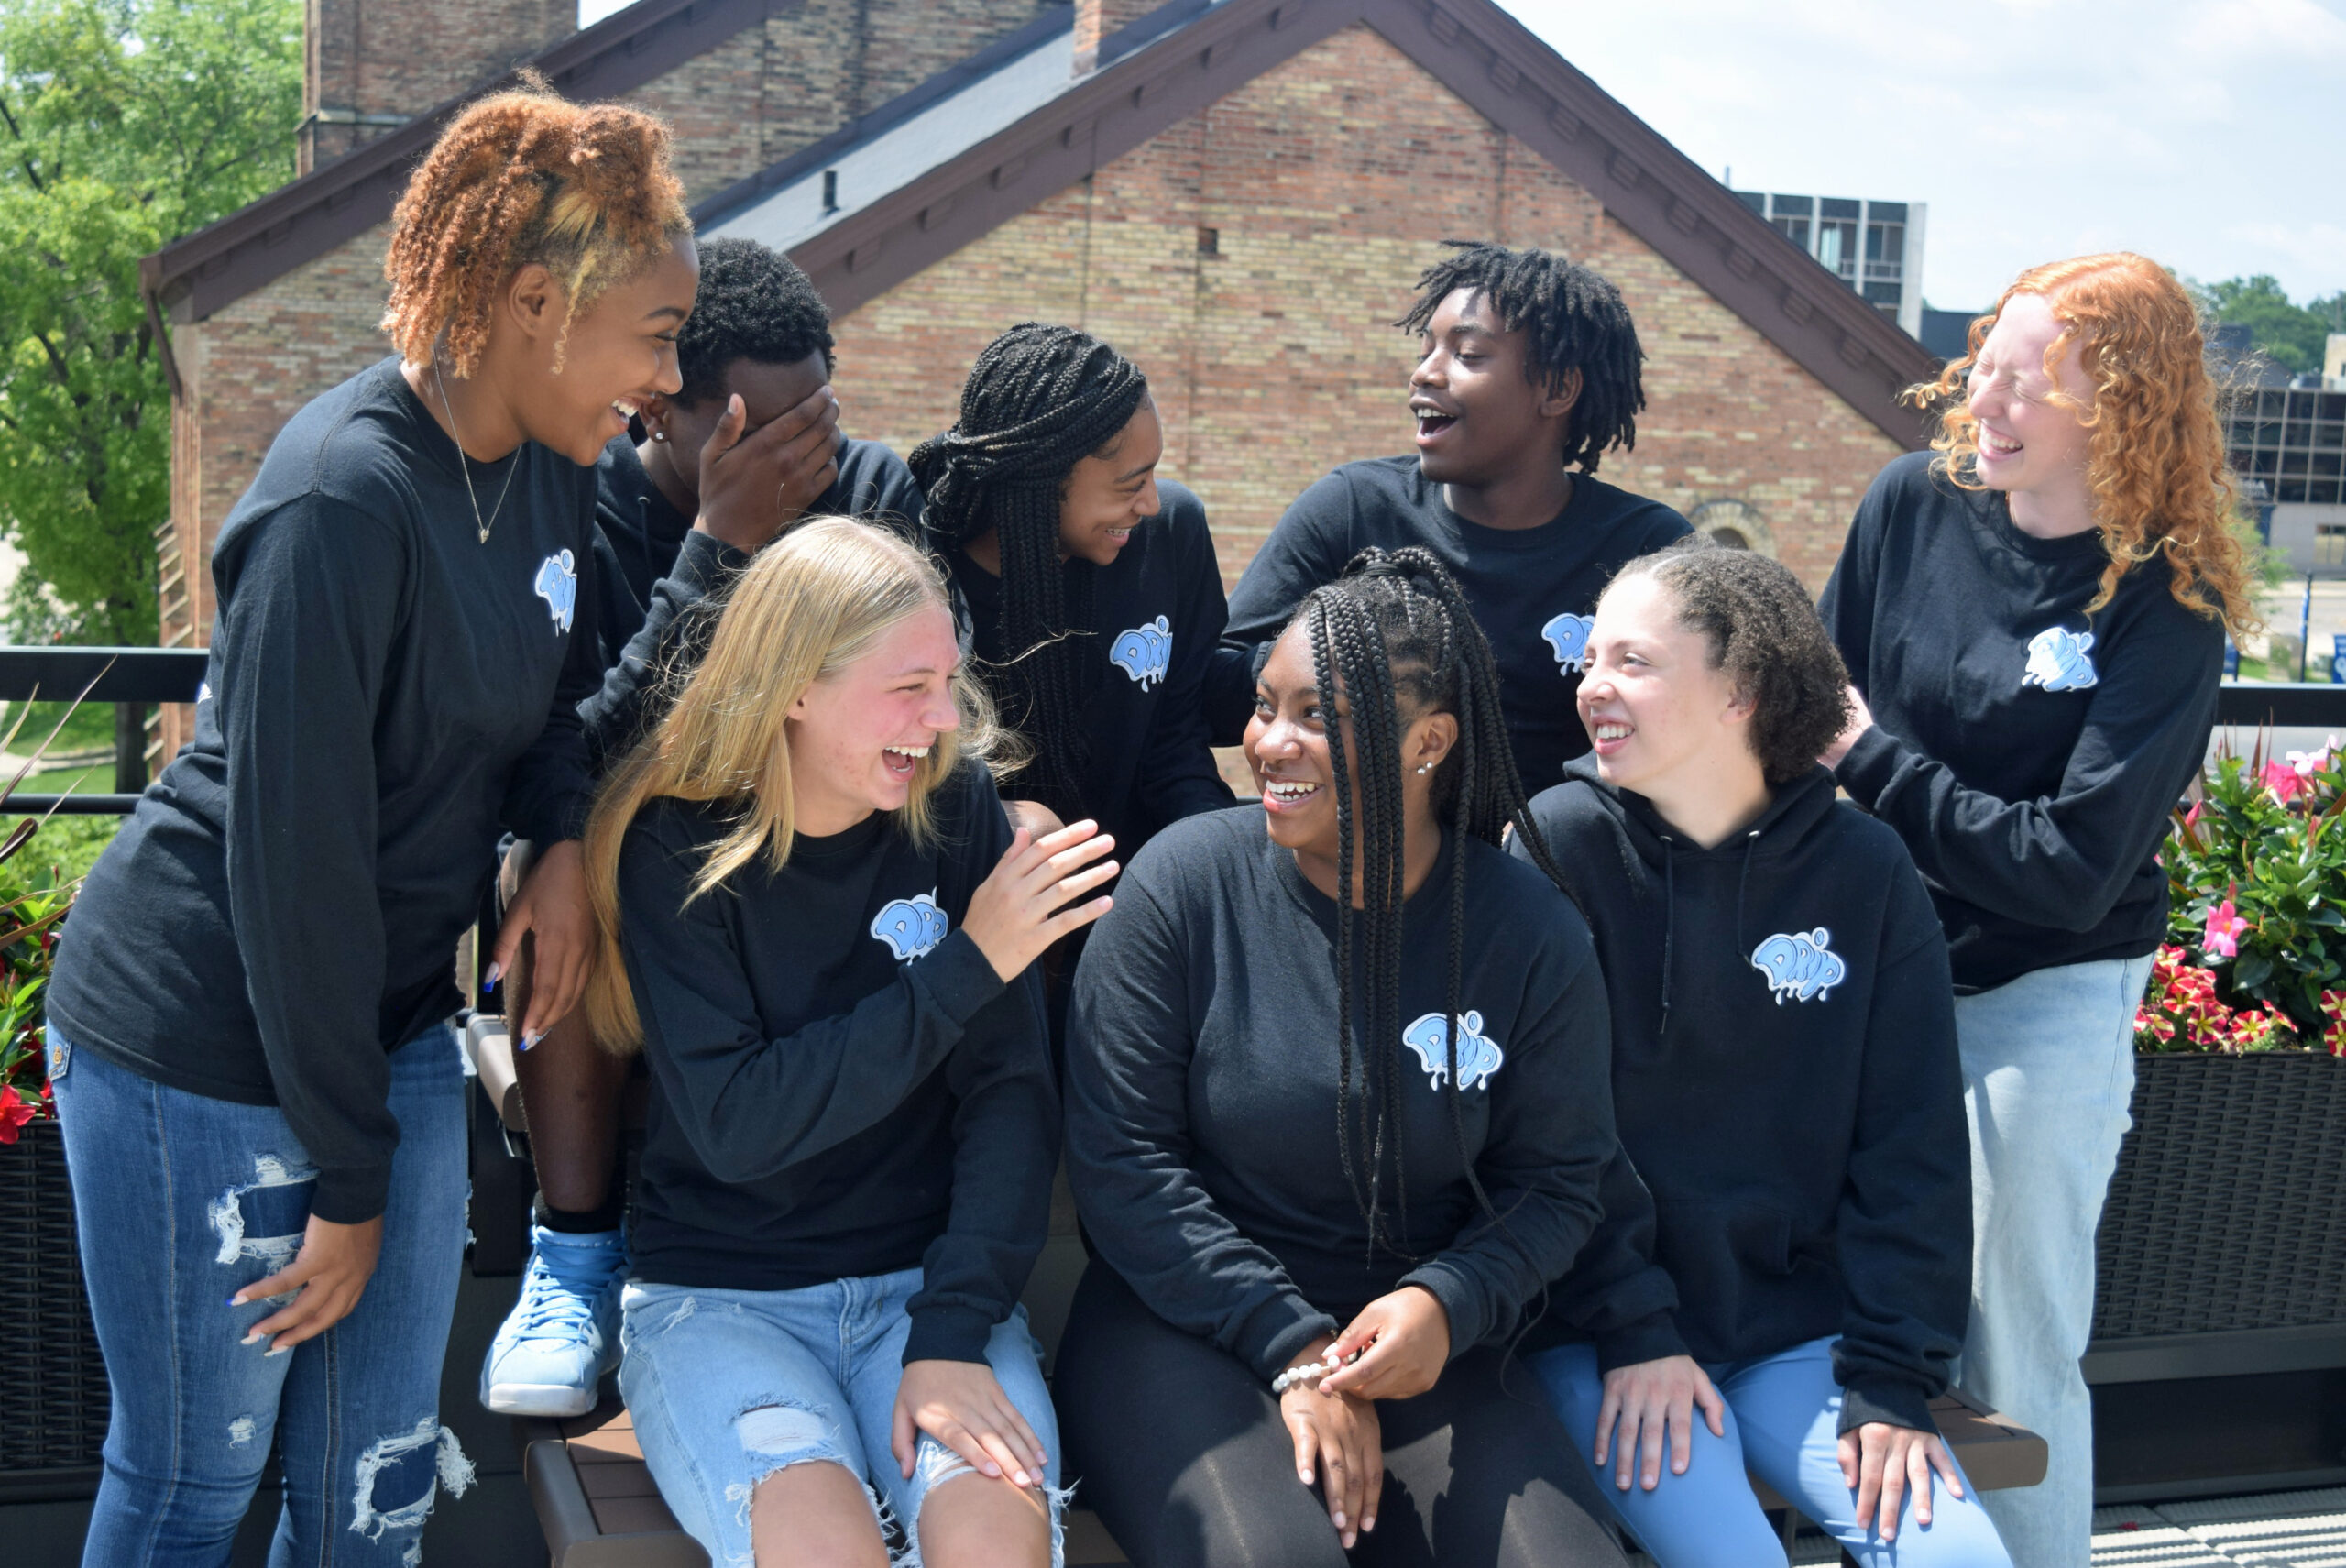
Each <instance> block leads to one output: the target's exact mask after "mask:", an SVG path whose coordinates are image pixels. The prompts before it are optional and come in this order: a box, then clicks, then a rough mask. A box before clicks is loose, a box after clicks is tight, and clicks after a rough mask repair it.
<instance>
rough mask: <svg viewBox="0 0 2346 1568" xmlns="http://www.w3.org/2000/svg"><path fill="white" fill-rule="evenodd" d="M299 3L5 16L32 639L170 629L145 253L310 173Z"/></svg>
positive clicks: (3, 428)
mask: <svg viewBox="0 0 2346 1568" xmlns="http://www.w3.org/2000/svg"><path fill="white" fill-rule="evenodd" d="M300 119H301V5H300V4H299V0H0V255H5V256H6V257H7V258H8V261H7V265H6V266H5V268H0V537H5V538H6V539H7V540H8V542H9V543H13V544H15V545H16V547H17V548H18V549H20V550H22V551H23V552H24V553H25V555H26V557H27V566H26V569H25V571H24V573H23V574H22V576H20V578H19V580H18V585H17V588H16V592H15V593H14V594H13V595H12V597H11V600H10V604H9V620H11V622H12V623H13V624H12V627H11V630H13V631H14V633H15V634H16V636H17V637H19V638H26V639H30V638H43V639H44V640H45V638H46V637H60V638H62V639H64V640H67V641H107V642H115V641H119V642H144V641H153V639H154V635H155V620H156V585H155V542H154V531H155V529H156V527H157V525H158V524H159V523H160V522H162V521H164V519H165V517H166V516H167V515H168V511H169V498H170V393H169V390H168V389H167V387H166V384H165V379H164V372H163V367H162V358H161V353H160V350H159V345H158V344H157V343H156V342H155V340H154V334H153V329H152V327H151V326H150V325H149V323H148V314H147V310H146V306H145V302H144V301H143V300H142V299H141V298H140V295H139V291H138V258H140V257H141V256H143V255H145V254H146V253H148V252H149V251H152V250H155V249H157V248H159V247H161V246H163V245H165V244H167V243H169V242H170V241H171V240H173V239H175V238H177V237H179V236H181V235H185V234H188V233H191V232H192V231H193V230H195V229H198V228H201V227H203V225H206V224H208V223H211V222H212V221H214V219H216V218H219V217H222V216H225V214H228V213H231V212H234V211H235V210H236V208H238V207H240V206H243V205H244V204H245V203H247V202H250V201H252V200H253V199H255V198H256V197H258V196H260V195H263V194H265V193H267V192H269V191H271V190H274V189H275V188H276V187H278V186H279V185H281V184H283V183H284V182H285V181H288V180H290V179H291V178H292V177H293V172H294V169H293V163H294V146H295V132H296V129H297V126H298V125H299V122H300Z"/></svg>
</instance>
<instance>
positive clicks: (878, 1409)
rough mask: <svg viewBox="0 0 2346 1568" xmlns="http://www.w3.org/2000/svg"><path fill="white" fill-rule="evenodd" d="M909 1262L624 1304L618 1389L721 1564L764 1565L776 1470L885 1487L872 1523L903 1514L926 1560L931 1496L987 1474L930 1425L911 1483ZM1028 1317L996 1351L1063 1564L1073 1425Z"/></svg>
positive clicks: (668, 1289)
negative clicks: (949, 1483)
mask: <svg viewBox="0 0 2346 1568" xmlns="http://www.w3.org/2000/svg"><path fill="white" fill-rule="evenodd" d="M920 1285H921V1271H920V1270H919V1269H917V1268H907V1269H904V1270H901V1271H899V1272H897V1273H894V1274H881V1275H874V1276H872V1277H869V1278H863V1279H840V1280H835V1281H833V1282H832V1283H831V1284H828V1285H814V1286H809V1287H807V1288H805V1289H803V1290H719V1289H710V1288H705V1287H696V1286H686V1285H645V1284H634V1283H631V1284H630V1285H629V1286H628V1287H627V1289H626V1291H625V1292H624V1293H623V1294H622V1295H621V1296H620V1298H619V1311H620V1314H621V1318H620V1327H619V1392H620V1393H621V1394H623V1395H625V1396H626V1398H627V1408H628V1410H629V1412H630V1415H632V1416H633V1418H634V1420H635V1436H636V1442H638V1443H640V1444H641V1446H642V1449H643V1462H644V1464H647V1465H649V1466H650V1467H651V1470H652V1479H653V1480H654V1481H656V1482H658V1483H659V1485H660V1495H661V1497H663V1498H665V1499H666V1500H667V1503H668V1507H669V1509H670V1510H671V1511H672V1512H674V1514H675V1516H676V1519H677V1522H678V1523H680V1524H682V1525H683V1526H684V1527H685V1533H686V1534H688V1535H690V1536H691V1537H692V1538H693V1539H694V1540H695V1541H699V1542H700V1543H701V1545H702V1547H703V1548H704V1549H706V1550H707V1552H708V1555H709V1560H710V1561H711V1562H712V1563H717V1564H718V1565H719V1568H751V1561H752V1559H751V1549H750V1499H751V1495H752V1494H753V1493H755V1492H756V1490H757V1486H758V1483H759V1482H761V1481H762V1480H764V1479H765V1478H766V1477H767V1476H769V1475H773V1473H774V1472H776V1471H778V1470H784V1469H787V1468H789V1467H790V1466H791V1465H794V1464H806V1463H808V1462H810V1461H813V1460H828V1461H829V1462H830V1463H832V1464H839V1465H842V1466H844V1467H845V1468H846V1470H847V1471H848V1473H849V1474H850V1475H853V1476H854V1477H855V1478H856V1479H857V1480H859V1481H861V1482H862V1483H863V1484H864V1486H866V1487H867V1488H876V1489H877V1491H878V1493H879V1499H880V1501H879V1504H878V1505H877V1506H875V1508H874V1509H873V1514H874V1517H875V1518H877V1519H880V1520H881V1521H882V1524H883V1525H884V1524H885V1522H886V1521H887V1520H888V1519H892V1518H893V1519H895V1520H897V1521H899V1522H900V1523H901V1524H902V1525H903V1527H904V1535H905V1538H906V1540H907V1541H909V1542H910V1543H911V1552H910V1553H909V1555H908V1556H906V1557H904V1558H903V1559H901V1560H900V1561H901V1562H902V1563H904V1565H905V1568H917V1565H918V1563H919V1561H920V1552H919V1541H918V1531H917V1528H916V1527H917V1522H918V1520H919V1519H920V1506H921V1502H922V1499H924V1498H925V1497H927V1495H928V1493H929V1490H930V1488H932V1487H934V1486H937V1484H938V1483H940V1482H943V1481H946V1480H948V1479H950V1478H951V1477H953V1476H955V1475H964V1474H972V1475H973V1474H975V1472H973V1471H971V1470H970V1466H969V1465H968V1464H966V1463H964V1462H963V1460H962V1459H961V1457H960V1456H959V1454H957V1453H954V1452H953V1451H952V1450H951V1449H949V1448H947V1447H946V1446H945V1445H944V1444H942V1443H940V1442H937V1440H936V1439H935V1438H932V1437H930V1436H929V1435H928V1434H927V1433H926V1432H924V1433H922V1434H921V1437H920V1442H919V1445H918V1452H917V1453H915V1455H914V1460H913V1474H912V1476H911V1478H910V1479H906V1478H905V1476H904V1472H903V1471H902V1469H901V1468H899V1466H898V1465H897V1464H896V1456H895V1455H894V1454H893V1453H891V1452H890V1450H889V1440H890V1436H891V1433H892V1431H893V1420H894V1415H895V1409H896V1386H897V1384H899V1383H900V1382H902V1381H903V1379H904V1342H905V1340H906V1338H907V1337H908V1336H909V1335H910V1334H911V1332H912V1320H911V1319H910V1318H908V1317H906V1316H905V1315H904V1303H905V1302H907V1301H909V1300H911V1299H912V1298H913V1296H914V1295H915V1293H916V1292H918V1291H919V1289H920ZM1042 1355H1043V1351H1042V1346H1040V1345H1038V1344H1036V1343H1035V1337H1034V1335H1032V1334H1030V1333H1028V1332H1026V1310H1025V1308H1024V1307H1020V1308H1017V1309H1016V1310H1014V1311H1013V1312H1012V1314H1011V1316H1010V1318H1009V1319H1008V1321H1004V1322H1001V1323H997V1324H995V1325H994V1331H993V1338H992V1340H991V1341H989V1342H988V1343H987V1345H986V1360H987V1362H988V1364H989V1365H992V1368H993V1375H994V1376H995V1377H996V1378H997V1379H998V1380H1000V1382H1001V1384H1002V1391H1003V1393H1004V1394H1005V1395H1007V1396H1008V1397H1009V1398H1010V1402H1011V1404H1012V1406H1013V1407H1014V1408H1015V1409H1017V1411H1018V1413H1019V1414H1020V1415H1022V1416H1024V1417H1025V1418H1026V1424H1027V1425H1028V1426H1029V1427H1031V1428H1033V1429H1034V1431H1035V1435H1036V1437H1037V1438H1039V1439H1041V1440H1042V1443H1043V1453H1044V1454H1045V1455H1046V1456H1047V1464H1046V1465H1045V1466H1044V1468H1045V1472H1046V1479H1047V1483H1048V1485H1049V1486H1050V1487H1051V1498H1052V1503H1051V1562H1052V1563H1053V1565H1054V1568H1057V1565H1058V1563H1059V1560H1060V1559H1059V1551H1060V1548H1059V1519H1058V1516H1059V1508H1060V1504H1061V1501H1062V1498H1061V1496H1060V1494H1059V1492H1058V1476H1059V1468H1058V1466H1059V1432H1058V1419H1057V1418H1056V1417H1055V1416H1054V1415H1053V1414H1052V1411H1051V1396H1050V1393H1049V1391H1048V1390H1047V1388H1046V1387H1044V1385H1043V1362H1042Z"/></svg>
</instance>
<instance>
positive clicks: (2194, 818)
mask: <svg viewBox="0 0 2346 1568" xmlns="http://www.w3.org/2000/svg"><path fill="white" fill-rule="evenodd" d="M2207 804H2208V803H2207V802H2206V801H2204V800H2195V801H2193V802H2192V803H2191V809H2190V810H2188V811H2187V812H2185V813H2184V814H2183V825H2184V826H2185V827H2186V828H2196V827H2198V824H2199V808H2200V807H2201V806H2205V805H2207Z"/></svg>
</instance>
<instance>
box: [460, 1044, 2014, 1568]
mask: <svg viewBox="0 0 2346 1568" xmlns="http://www.w3.org/2000/svg"><path fill="white" fill-rule="evenodd" d="M466 1048H467V1051H468V1052H469V1054H470V1055H471V1056H472V1058H473V1060H474V1063H475V1067H476V1070H477V1074H478V1077H479V1082H480V1087H481V1090H482V1094H483V1101H484V1103H485V1106H486V1107H487V1108H488V1109H489V1110H492V1111H494V1112H495V1113H497V1116H498V1118H499V1120H500V1121H501V1122H502V1123H503V1126H504V1130H505V1131H506V1132H508V1133H519V1132H521V1131H522V1130H523V1129H524V1128H525V1127H526V1125H527V1124H526V1122H525V1121H524V1119H523V1117H522V1115H521V1092H520V1090H519V1088H518V1087H517V1086H516V1085H515V1083H514V1080H513V1062H512V1053H511V1048H510V1042H509V1041H508V1039H507V1036H506V1033H505V1029H504V1026H503V1024H502V1022H501V1021H500V1020H498V1019H495V1018H488V1017H479V1018H476V1019H474V1020H473V1022H472V1025H471V1026H470V1027H469V1029H468V1030H467V1031H466ZM636 1124H637V1125H638V1126H640V1125H641V1117H640V1114H639V1116H638V1117H637V1118H636ZM484 1147H493V1146H485V1145H484V1144H483V1143H482V1141H481V1140H480V1139H479V1138H478V1137H476V1138H475V1141H474V1148H475V1150H476V1153H478V1152H479V1151H481V1150H483V1149H484ZM513 1157H518V1153H517V1154H516V1155H515V1156H513ZM479 1185H480V1176H479V1173H476V1175H475V1186H476V1190H478V1188H479ZM523 1212H524V1216H526V1206H525V1208H524V1211H523ZM485 1223H488V1220H487V1217H486V1216H479V1215H477V1216H476V1219H475V1222H474V1229H475V1232H476V1234H480V1233H481V1231H482V1227H483V1225H484V1224H485ZM519 1223H522V1224H523V1225H524V1227H526V1217H524V1218H523V1219H522V1220H521V1222H519ZM1083 1264H1084V1253H1083V1245H1082V1243H1081V1241H1080V1239H1079V1238H1078V1236H1077V1234H1076V1222H1075V1199H1074V1195H1073V1194H1072V1193H1071V1192H1070V1191H1069V1190H1068V1185H1067V1177H1066V1172H1065V1170H1064V1168H1062V1170H1061V1172H1060V1176H1059V1179H1058V1184H1057V1186H1056V1187H1055V1188H1054V1190H1053V1191H1052V1194H1051V1225H1050V1236H1049V1239H1048V1240H1047V1241H1046V1242H1045V1243H1044V1246H1043V1253H1042V1255H1041V1256H1040V1257H1039V1258H1037V1259H1036V1265H1035V1272H1034V1276H1033V1277H1032V1278H1030V1279H1029V1280H1028V1282H1027V1286H1026V1293H1025V1306H1026V1315H1027V1318H1028V1320H1029V1321H1030V1322H1031V1324H1032V1326H1033V1328H1034V1331H1035V1336H1036V1338H1037V1339H1039V1340H1041V1341H1042V1342H1043V1343H1044V1345H1045V1347H1046V1349H1047V1351H1049V1350H1053V1349H1056V1347H1057V1346H1058V1340H1059V1332H1060V1330H1061V1329H1063V1328H1064V1327H1065V1326H1066V1323H1067V1312H1068V1306H1069V1299H1070V1298H1071V1297H1072V1296H1073V1295H1074V1292H1075V1282H1076V1280H1077V1278H1078V1277H1080V1275H1081V1274H1082V1272H1083ZM1931 1413H1932V1415H1933V1416H1934V1417H1935V1419H1936V1420H1937V1421H1938V1424H1939V1431H1941V1432H1943V1433H1945V1434H1946V1441H1947V1445H1948V1446H1949V1447H1950V1448H1952V1449H1953V1450H1954V1451H1955V1454H1956V1457H1957V1459H1958V1460H1959V1461H1960V1462H1961V1463H1962V1465H1963V1468H1964V1473H1965V1474H1966V1475H1969V1476H1970V1477H1971V1483H1972V1485H1973V1486H1975V1487H1977V1488H1978V1489H1979V1490H1980V1491H1997V1490H2001V1489H2002V1488H2005V1487H2012V1486H2035V1485H2036V1484H2037V1483H2038V1482H2039V1481H2042V1480H2043V1479H2045V1440H2044V1439H2043V1438H2041V1437H2039V1436H2037V1435H2036V1434H2035V1433H2034V1432H2032V1431H2028V1430H2027V1429H2026V1428H2025V1427H2023V1426H2021V1425H2019V1424H2018V1423H2017V1422H2014V1421H2012V1420H2008V1419H2007V1418H2005V1417H2003V1416H2000V1415H1997V1414H1995V1413H1994V1412H1992V1411H1990V1410H1989V1409H1986V1408H1985V1407H1984V1406H1982V1405H1980V1404H1979V1403H1978V1402H1977V1401H1975V1400H1973V1399H1971V1398H1969V1397H1968V1396H1967V1395H1965V1394H1964V1393H1963V1392H1962V1391H1961V1390H1959V1389H1951V1390H1949V1391H1948V1392H1947V1393H1946V1394H1944V1395H1942V1396H1940V1397H1939V1398H1937V1399H1935V1400H1934V1401H1932V1404H1931ZM513 1424H514V1429H515V1441H516V1442H518V1443H519V1444H520V1446H521V1473H522V1476H523V1478H524V1480H525V1481H526V1482H527V1483H528V1486H529V1489H530V1499H531V1503H532V1506H533V1507H534V1508H536V1509H537V1515H538V1523H539V1525H540V1527H541V1528H542V1529H543V1530H544V1531H545V1538H546V1546H547V1548H548V1551H549V1552H550V1556H551V1562H552V1563H553V1568H706V1565H707V1562H708V1558H707V1554H706V1553H705V1552H702V1551H701V1549H700V1546H699V1544H698V1543H697V1542H696V1541H694V1540H693V1539H692V1538H691V1537H690V1536H688V1535H686V1534H685V1532H684V1531H683V1530H681V1529H679V1528H678V1526H677V1524H676V1519H675V1516H674V1514H671V1513H670V1512H669V1511H668V1507H667V1505H666V1504H665V1503H663V1502H662V1501H661V1499H660V1491H659V1488H658V1487H657V1486H653V1485H652V1473H651V1471H650V1470H648V1469H646V1468H645V1466H644V1464H643V1453H642V1451H641V1449H639V1448H638V1447H637V1446H636V1442H635V1430H634V1428H633V1426H632V1425H631V1424H630V1421H629V1420H628V1413H627V1408H626V1407H625V1406H624V1405H622V1404H621V1403H620V1402H619V1398H618V1396H617V1394H616V1393H615V1392H614V1391H613V1390H612V1389H611V1388H610V1387H608V1385H606V1387H605V1389H604V1392H603V1398H602V1401H601V1403H600V1404H599V1405H597V1408H596V1409H594V1410H592V1411H590V1412H588V1413H587V1414H586V1415H584V1416H579V1417H576V1418H575V1419H572V1420H532V1419H527V1418H524V1419H521V1420H516V1421H515V1422H514V1423H513ZM1752 1489H1753V1491H1754V1492H1756V1493H1757V1494H1758V1495H1759V1502H1760V1505H1761V1506H1762V1507H1763V1508H1768V1509H1770V1510H1771V1511H1780V1512H1781V1513H1782V1514H1783V1515H1784V1518H1785V1523H1784V1530H1785V1539H1786V1545H1787V1547H1788V1548H1789V1546H1790V1541H1791V1534H1792V1530H1793V1528H1794V1527H1795V1524H1796V1522H1797V1520H1796V1518H1795V1516H1793V1515H1792V1510H1791V1509H1790V1508H1786V1507H1785V1505H1784V1502H1783V1499H1782V1498H1781V1497H1777V1496H1776V1495H1775V1494H1774V1493H1773V1492H1771V1491H1770V1490H1769V1489H1768V1488H1766V1487H1765V1486H1760V1485H1759V1484H1758V1483H1757V1482H1754V1483H1753V1487H1752ZM1125 1561H1126V1558H1125V1557H1124V1553H1123V1552H1122V1551H1120V1550H1119V1549H1118V1548H1117V1546H1116V1543H1115V1541H1114V1540H1113V1538H1112V1537H1111V1536H1110V1535H1109V1534H1108V1531H1107V1530H1106V1528H1105V1527H1104V1526H1102V1524H1101V1523H1100V1520H1099V1517H1098V1516H1097V1515H1095V1514H1093V1513H1091V1511H1089V1510H1088V1509H1084V1508H1073V1509H1070V1510H1069V1513H1068V1516H1067V1562H1068V1564H1069V1568H1094V1565H1104V1564H1110V1563H1124V1562H1125Z"/></svg>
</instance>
